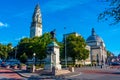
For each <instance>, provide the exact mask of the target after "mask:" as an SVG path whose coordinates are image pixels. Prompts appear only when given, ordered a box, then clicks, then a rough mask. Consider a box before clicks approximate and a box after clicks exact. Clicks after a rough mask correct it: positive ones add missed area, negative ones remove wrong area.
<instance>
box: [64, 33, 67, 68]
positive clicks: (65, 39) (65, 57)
mask: <svg viewBox="0 0 120 80" xmlns="http://www.w3.org/2000/svg"><path fill="white" fill-rule="evenodd" d="M64 36H65V67H66V69H67V53H66V34H65V35H64Z"/></svg>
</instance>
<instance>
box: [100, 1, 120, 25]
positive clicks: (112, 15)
mask: <svg viewBox="0 0 120 80" xmlns="http://www.w3.org/2000/svg"><path fill="white" fill-rule="evenodd" d="M106 1H108V2H109V1H111V2H110V5H109V8H107V9H106V10H105V11H104V12H102V13H100V14H99V16H98V20H103V19H104V20H112V21H111V23H110V24H117V23H120V0H106Z"/></svg>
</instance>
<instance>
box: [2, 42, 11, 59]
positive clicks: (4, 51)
mask: <svg viewBox="0 0 120 80" xmlns="http://www.w3.org/2000/svg"><path fill="white" fill-rule="evenodd" d="M12 50H13V49H12V44H11V43H8V44H7V45H3V44H0V58H1V59H7V58H8V57H9V54H10V53H11V52H12Z"/></svg>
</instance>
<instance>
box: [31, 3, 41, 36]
mask: <svg viewBox="0 0 120 80" xmlns="http://www.w3.org/2000/svg"><path fill="white" fill-rule="evenodd" d="M41 35H42V18H41V13H40V7H39V5H36V7H35V10H34V14H33V17H32V23H31V27H30V38H33V37H35V36H38V37H39V36H41Z"/></svg>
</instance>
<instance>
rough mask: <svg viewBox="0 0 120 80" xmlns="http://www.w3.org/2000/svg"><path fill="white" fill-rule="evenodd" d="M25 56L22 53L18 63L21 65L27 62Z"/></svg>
mask: <svg viewBox="0 0 120 80" xmlns="http://www.w3.org/2000/svg"><path fill="white" fill-rule="evenodd" d="M27 58H28V57H27V55H26V53H23V55H21V56H20V61H21V62H22V63H25V62H26V61H27Z"/></svg>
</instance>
